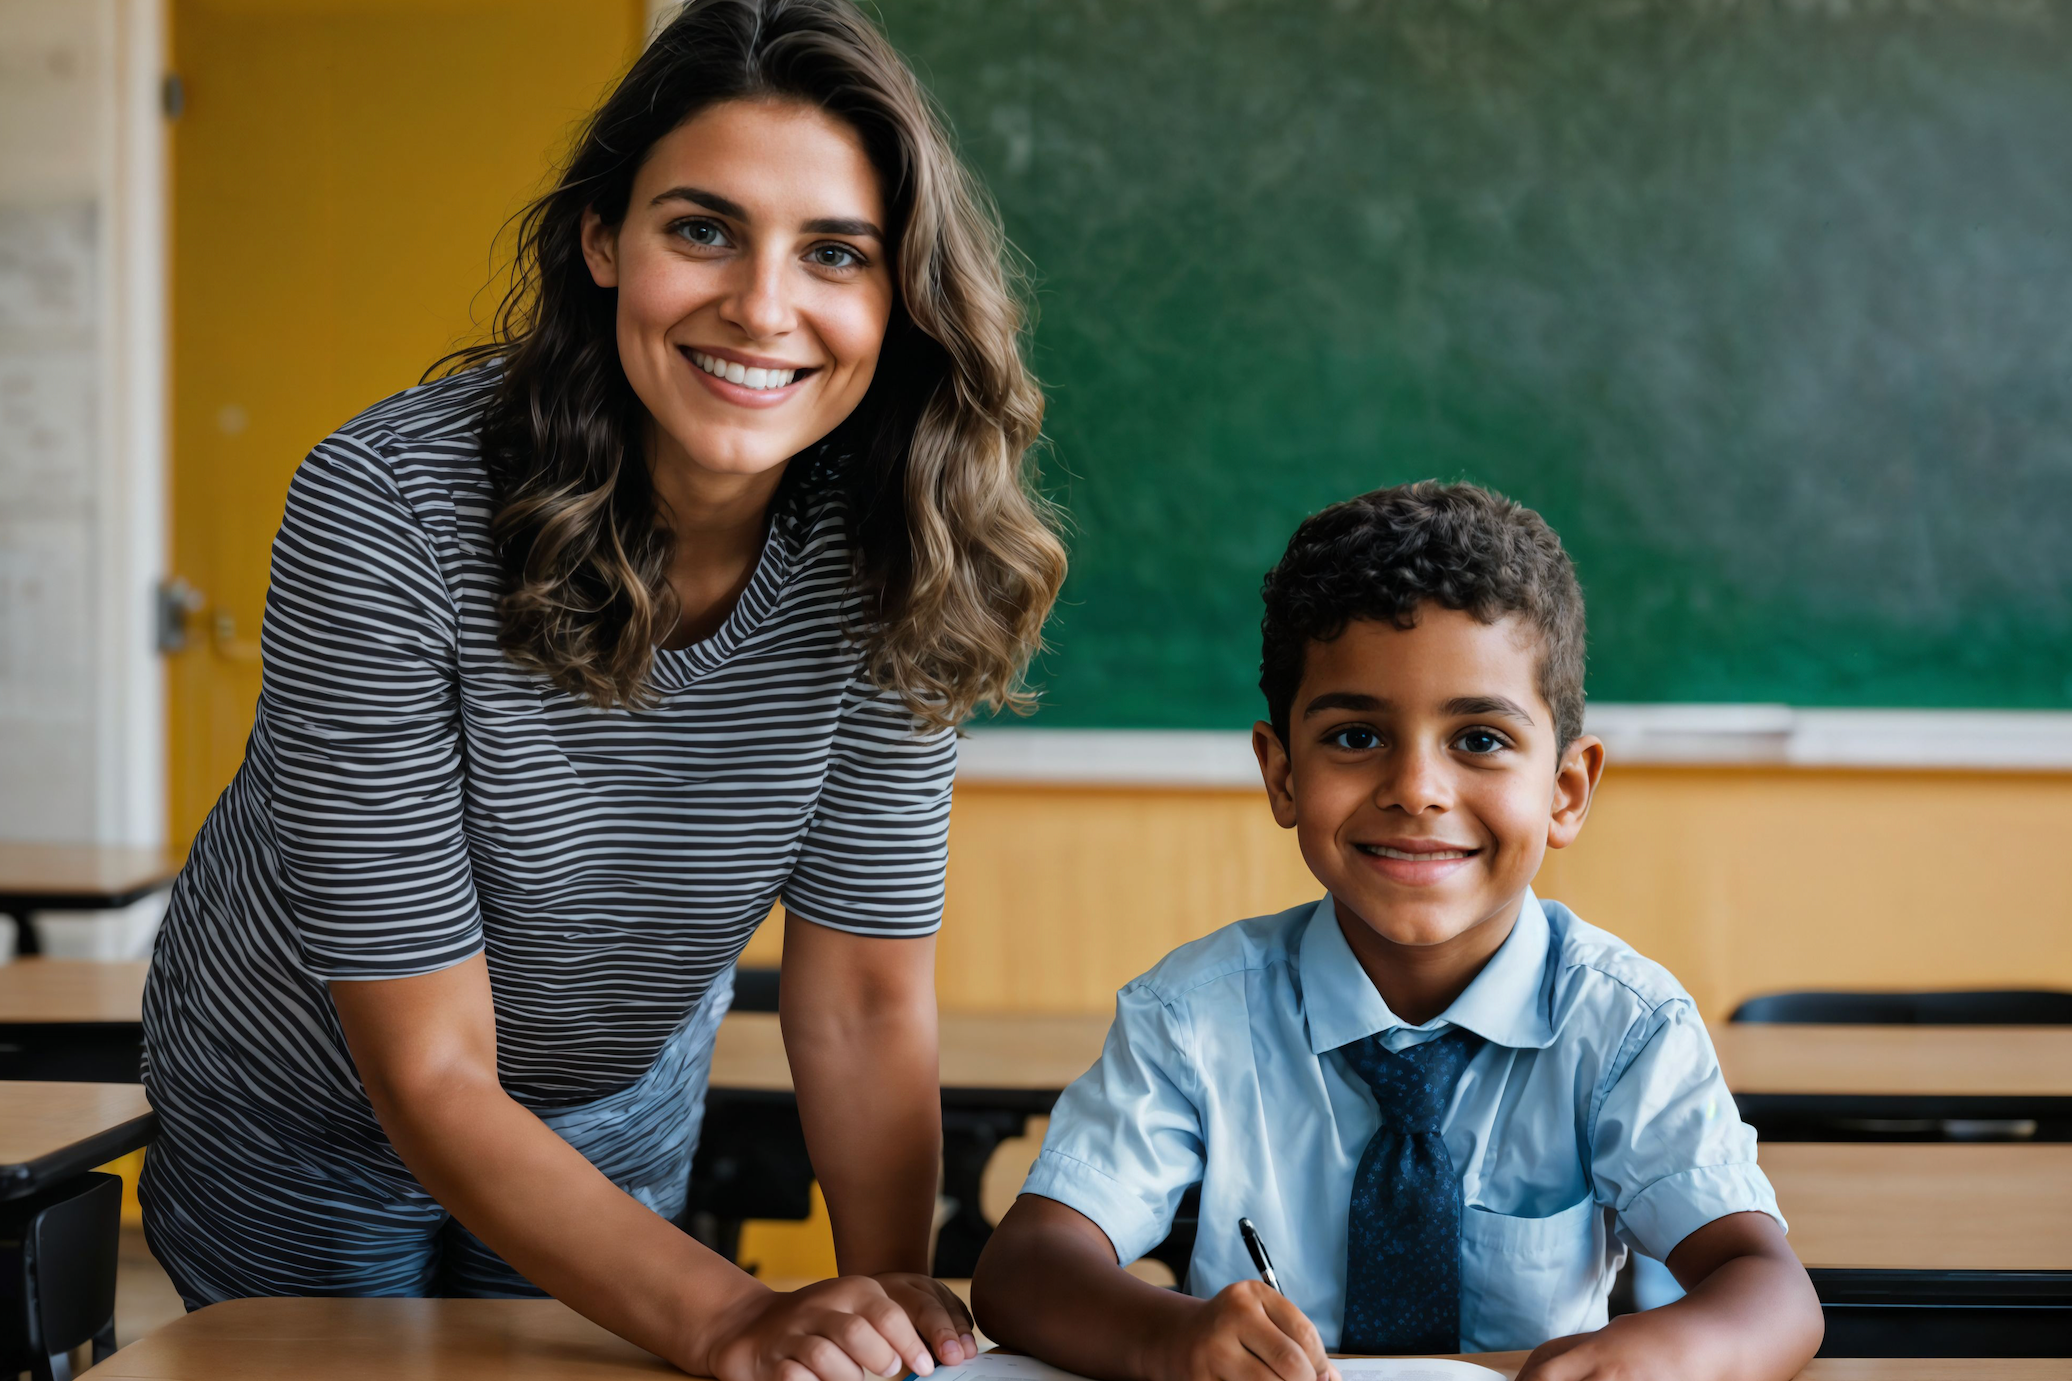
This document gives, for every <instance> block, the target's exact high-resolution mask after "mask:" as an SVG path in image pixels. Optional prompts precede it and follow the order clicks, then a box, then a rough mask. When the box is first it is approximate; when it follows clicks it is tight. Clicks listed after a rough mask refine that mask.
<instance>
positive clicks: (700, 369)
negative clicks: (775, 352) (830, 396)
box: [676, 345, 820, 408]
mask: <svg viewBox="0 0 2072 1381" xmlns="http://www.w3.org/2000/svg"><path fill="white" fill-rule="evenodd" d="M676 349H677V353H679V354H681V355H682V356H683V357H684V359H686V360H688V361H689V362H690V365H691V367H692V369H693V370H694V371H696V373H697V375H698V382H700V383H702V384H704V385H705V387H706V388H707V389H709V390H710V391H711V392H712V394H713V396H714V397H716V398H719V399H721V400H722V401H724V402H728V403H734V404H737V405H738V406H741V407H745V408H771V407H775V406H777V405H778V404H779V403H782V402H785V401H787V400H789V399H792V398H796V397H797V396H798V395H799V391H800V390H801V389H802V388H804V387H805V383H806V380H808V379H809V378H811V377H812V376H814V375H815V374H818V373H819V372H820V370H819V369H818V367H816V366H813V365H786V364H781V363H779V362H777V361H763V360H755V361H754V362H753V363H751V362H750V359H751V357H748V356H744V355H741V354H740V353H739V352H737V351H731V350H727V351H721V350H715V349H698V348H696V347H694V346H689V345H679V346H677V347H676Z"/></svg>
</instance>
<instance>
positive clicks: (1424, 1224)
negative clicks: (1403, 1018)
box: [1338, 1026, 1482, 1353]
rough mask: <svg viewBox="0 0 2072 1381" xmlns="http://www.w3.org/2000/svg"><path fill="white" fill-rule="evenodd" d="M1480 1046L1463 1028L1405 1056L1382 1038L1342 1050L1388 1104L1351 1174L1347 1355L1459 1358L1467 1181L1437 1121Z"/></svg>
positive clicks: (1343, 1339)
mask: <svg viewBox="0 0 2072 1381" xmlns="http://www.w3.org/2000/svg"><path fill="white" fill-rule="evenodd" d="M1481 1044H1482V1038H1481V1037H1480V1036H1477V1035H1476V1034H1475V1033H1474V1032H1472V1031H1467V1030H1463V1029H1462V1028H1460V1027H1458V1026H1456V1027H1454V1028H1453V1029H1452V1030H1451V1031H1449V1032H1447V1033H1446V1034H1445V1035H1443V1036H1440V1037H1438V1038H1437V1039H1436V1040H1429V1041H1426V1042H1424V1043H1423V1044H1422V1045H1415V1046H1412V1047H1410V1048H1409V1049H1408V1050H1405V1051H1403V1052H1402V1053H1401V1054H1397V1053H1395V1052H1393V1051H1391V1050H1389V1049H1388V1048H1387V1047H1386V1046H1384V1045H1383V1044H1382V1043H1381V1036H1380V1035H1379V1034H1376V1035H1372V1036H1367V1037H1365V1038H1363V1039H1361V1040H1356V1041H1354V1042H1353V1043H1352V1044H1350V1045H1342V1046H1340V1047H1338V1050H1339V1053H1340V1054H1341V1055H1343V1056H1345V1062H1346V1063H1347V1064H1348V1065H1350V1066H1351V1067H1352V1068H1353V1070H1354V1072H1355V1073H1357V1074H1358V1075H1359V1076H1360V1077H1361V1078H1363V1079H1365V1080H1366V1081H1367V1087H1368V1088H1370V1089H1372V1090H1374V1099H1375V1101H1376V1102H1377V1103H1379V1104H1380V1105H1381V1127H1380V1129H1379V1130H1377V1131H1376V1132H1375V1133H1374V1137H1373V1139H1372V1140H1371V1141H1369V1142H1368V1143H1367V1149H1366V1150H1365V1151H1364V1152H1362V1153H1361V1155H1360V1167H1359V1169H1358V1170H1357V1171H1355V1172H1354V1174H1353V1202H1352V1211H1351V1212H1350V1213H1349V1214H1348V1215H1347V1218H1346V1225H1347V1229H1348V1231H1347V1233H1346V1242H1345V1326H1344V1328H1343V1329H1342V1330H1341V1331H1340V1333H1339V1338H1338V1350H1339V1351H1341V1352H1368V1353H1375V1352H1381V1353H1388V1352H1456V1351H1458V1350H1459V1349H1460V1181H1459V1180H1457V1179H1455V1178H1454V1175H1453V1157H1452V1156H1449V1155H1448V1154H1446V1143H1445V1141H1444V1140H1442V1139H1441V1138H1440V1136H1439V1122H1440V1119H1442V1118H1443V1117H1445V1115H1446V1104H1447V1102H1448V1101H1449V1100H1450V1099H1451V1098H1452V1097H1453V1086H1454V1085H1455V1084H1457V1083H1459V1082H1460V1076H1461V1071H1462V1070H1464V1069H1466V1068H1467V1067H1468V1061H1469V1060H1470V1059H1473V1058H1474V1055H1475V1051H1476V1050H1477V1049H1478V1048H1480V1046H1481Z"/></svg>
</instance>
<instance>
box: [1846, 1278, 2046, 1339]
mask: <svg viewBox="0 0 2072 1381" xmlns="http://www.w3.org/2000/svg"><path fill="white" fill-rule="evenodd" d="M1807 1274H1808V1275H1810V1276H1812V1278H1813V1290H1814V1293H1815V1294H1817V1295H1819V1297H1820V1311H1821V1314H1822V1315H1823V1316H1824V1317H1825V1318H1826V1320H1827V1336H1826V1337H1825V1338H1823V1339H1822V1340H1821V1344H1820V1355H1821V1356H1822V1357H2072V1271H1864V1270H1814V1271H1809V1272H1807Z"/></svg>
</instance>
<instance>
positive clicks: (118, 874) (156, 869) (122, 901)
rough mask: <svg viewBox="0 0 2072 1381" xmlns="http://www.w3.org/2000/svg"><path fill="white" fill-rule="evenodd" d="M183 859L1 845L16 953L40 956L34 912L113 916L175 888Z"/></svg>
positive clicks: (128, 851) (76, 847)
mask: <svg viewBox="0 0 2072 1381" xmlns="http://www.w3.org/2000/svg"><path fill="white" fill-rule="evenodd" d="M179 872H180V860H179V859H177V858H174V857H173V856H172V855H170V854H168V853H166V852H165V851H164V850H162V849H135V848H124V847H119V846H110V845H99V844H0V916H12V917H13V918H14V920H15V925H16V931H15V945H16V950H17V952H18V953H21V954H34V953H36V951H37V942H36V930H35V928H34V927H33V926H31V925H30V924H29V913H30V912H32V911H109V910H113V909H115V908H117V907H122V906H128V905H129V904H130V903H132V902H135V901H141V900H142V899H143V898H145V897H148V896H150V895H151V894H152V893H153V892H156V891H159V890H161V889H162V888H166V887H170V886H172V883H173V879H174V878H175V877H176V876H178V874H179Z"/></svg>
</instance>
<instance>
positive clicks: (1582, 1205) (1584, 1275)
mask: <svg viewBox="0 0 2072 1381" xmlns="http://www.w3.org/2000/svg"><path fill="white" fill-rule="evenodd" d="M1609 1257H1610V1238H1609V1234H1608V1233H1607V1232H1606V1230H1605V1221H1604V1211H1603V1210H1602V1209H1601V1208H1599V1207H1598V1205H1597V1202H1596V1200H1594V1199H1591V1198H1588V1197H1585V1198H1584V1199H1582V1200H1581V1201H1579V1202H1577V1203H1573V1204H1570V1205H1569V1206H1568V1207H1567V1208H1564V1209H1562V1210H1560V1211H1559V1212H1557V1213H1552V1214H1549V1215H1547V1216H1546V1217H1544V1218H1522V1217H1518V1216H1516V1215H1513V1214H1509V1213H1492V1212H1490V1211H1489V1210H1488V1209H1484V1208H1476V1207H1474V1206H1473V1205H1467V1206H1464V1207H1463V1208H1462V1209H1461V1219H1460V1267H1461V1270H1460V1285H1461V1302H1460V1304H1461V1311H1460V1312H1461V1345H1462V1346H1463V1347H1464V1348H1466V1349H1467V1350H1468V1351H1470V1352H1502V1351H1508V1350H1510V1349H1514V1348H1534V1347H1538V1346H1539V1345H1540V1344H1541V1343H1543V1342H1545V1341H1547V1339H1549V1338H1559V1337H1562V1336H1563V1335H1565V1334H1569V1333H1580V1332H1583V1331H1584V1330H1586V1329H1592V1328H1599V1327H1602V1326H1603V1324H1604V1322H1605V1296H1606V1293H1607V1292H1608V1291H1609V1290H1610V1288H1611V1267H1610V1259H1609Z"/></svg>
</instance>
